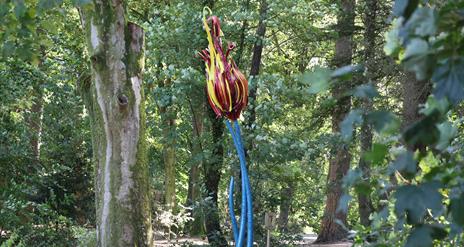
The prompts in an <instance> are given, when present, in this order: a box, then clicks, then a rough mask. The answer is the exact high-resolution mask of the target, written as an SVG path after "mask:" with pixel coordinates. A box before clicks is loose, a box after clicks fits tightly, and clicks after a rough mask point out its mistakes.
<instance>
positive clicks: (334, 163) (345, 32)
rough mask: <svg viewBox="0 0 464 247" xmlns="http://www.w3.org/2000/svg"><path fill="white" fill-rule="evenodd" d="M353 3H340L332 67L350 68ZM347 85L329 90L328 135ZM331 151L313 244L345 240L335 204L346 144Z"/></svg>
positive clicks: (341, 114) (345, 108) (344, 106)
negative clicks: (332, 103)
mask: <svg viewBox="0 0 464 247" xmlns="http://www.w3.org/2000/svg"><path fill="white" fill-rule="evenodd" d="M354 16H355V1H354V0H341V2H340V12H339V17H338V20H337V33H338V34H339V37H338V40H337V41H336V44H335V57H334V61H333V63H334V65H335V67H342V66H345V65H349V64H351V59H352V56H353V49H352V47H353V41H352V38H353V31H354ZM350 88H351V83H349V82H343V83H340V84H338V85H337V86H336V87H334V88H333V89H332V95H333V97H334V98H335V99H338V102H337V105H336V106H335V109H334V110H333V112H332V132H333V133H339V132H340V124H341V122H342V121H343V119H344V118H345V115H346V114H347V113H348V112H349V110H350V107H351V98H350V97H349V96H345V93H346V91H347V90H349V89H350ZM340 145H341V146H338V147H336V148H335V150H334V152H333V153H334V157H333V158H332V159H331V160H330V164H329V174H328V178H327V199H326V203H325V211H324V217H323V219H322V223H321V230H320V233H319V235H318V237H317V242H333V241H339V240H341V239H344V238H345V237H346V230H345V229H344V227H343V226H341V225H340V224H339V223H338V222H341V223H342V224H345V225H346V223H347V221H346V213H344V212H340V211H337V207H338V203H339V200H340V197H341V195H342V185H341V182H342V178H343V176H344V175H345V174H346V173H347V172H348V169H349V168H350V160H351V155H350V153H349V145H348V144H340Z"/></svg>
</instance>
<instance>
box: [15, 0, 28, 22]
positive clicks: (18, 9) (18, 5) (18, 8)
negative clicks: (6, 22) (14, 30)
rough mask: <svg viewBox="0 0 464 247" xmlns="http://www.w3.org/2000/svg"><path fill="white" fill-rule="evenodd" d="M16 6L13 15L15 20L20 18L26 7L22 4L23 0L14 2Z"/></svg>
mask: <svg viewBox="0 0 464 247" xmlns="http://www.w3.org/2000/svg"><path fill="white" fill-rule="evenodd" d="M15 3H16V5H15V7H14V13H15V15H16V18H18V19H19V18H21V17H22V16H23V15H24V14H25V13H26V11H27V8H26V5H25V4H24V0H18V1H15Z"/></svg>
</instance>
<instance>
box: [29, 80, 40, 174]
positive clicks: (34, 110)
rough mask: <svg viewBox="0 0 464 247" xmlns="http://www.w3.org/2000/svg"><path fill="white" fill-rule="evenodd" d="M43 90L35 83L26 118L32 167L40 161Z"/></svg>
mask: <svg viewBox="0 0 464 247" xmlns="http://www.w3.org/2000/svg"><path fill="white" fill-rule="evenodd" d="M43 108H44V106H43V90H42V88H41V82H35V83H34V86H33V96H32V106H31V114H30V115H29V117H28V119H27V120H28V126H29V129H30V131H31V132H32V134H31V138H30V140H29V143H30V145H31V150H32V155H33V158H32V163H33V164H34V165H36V164H38V163H39V160H40V144H41V137H42V125H43V124H42V123H43Z"/></svg>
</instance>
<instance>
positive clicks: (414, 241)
mask: <svg viewBox="0 0 464 247" xmlns="http://www.w3.org/2000/svg"><path fill="white" fill-rule="evenodd" d="M446 235H447V232H446V230H445V229H444V228H443V227H442V226H440V225H419V226H417V227H415V228H414V229H413V230H412V231H411V233H410V234H409V236H408V239H407V240H406V245H405V247H428V246H433V240H434V239H438V240H439V239H443V238H445V237H446Z"/></svg>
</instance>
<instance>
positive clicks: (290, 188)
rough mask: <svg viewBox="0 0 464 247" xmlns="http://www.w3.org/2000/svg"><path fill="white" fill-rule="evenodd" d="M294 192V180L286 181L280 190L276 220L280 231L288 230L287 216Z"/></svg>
mask: <svg viewBox="0 0 464 247" xmlns="http://www.w3.org/2000/svg"><path fill="white" fill-rule="evenodd" d="M294 194H295V182H294V181H288V183H286V186H283V187H282V189H281V190H280V213H279V218H278V220H277V222H278V224H279V228H280V230H281V231H282V232H287V231H288V227H287V226H288V217H289V216H290V209H291V206H292V199H293V195H294Z"/></svg>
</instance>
